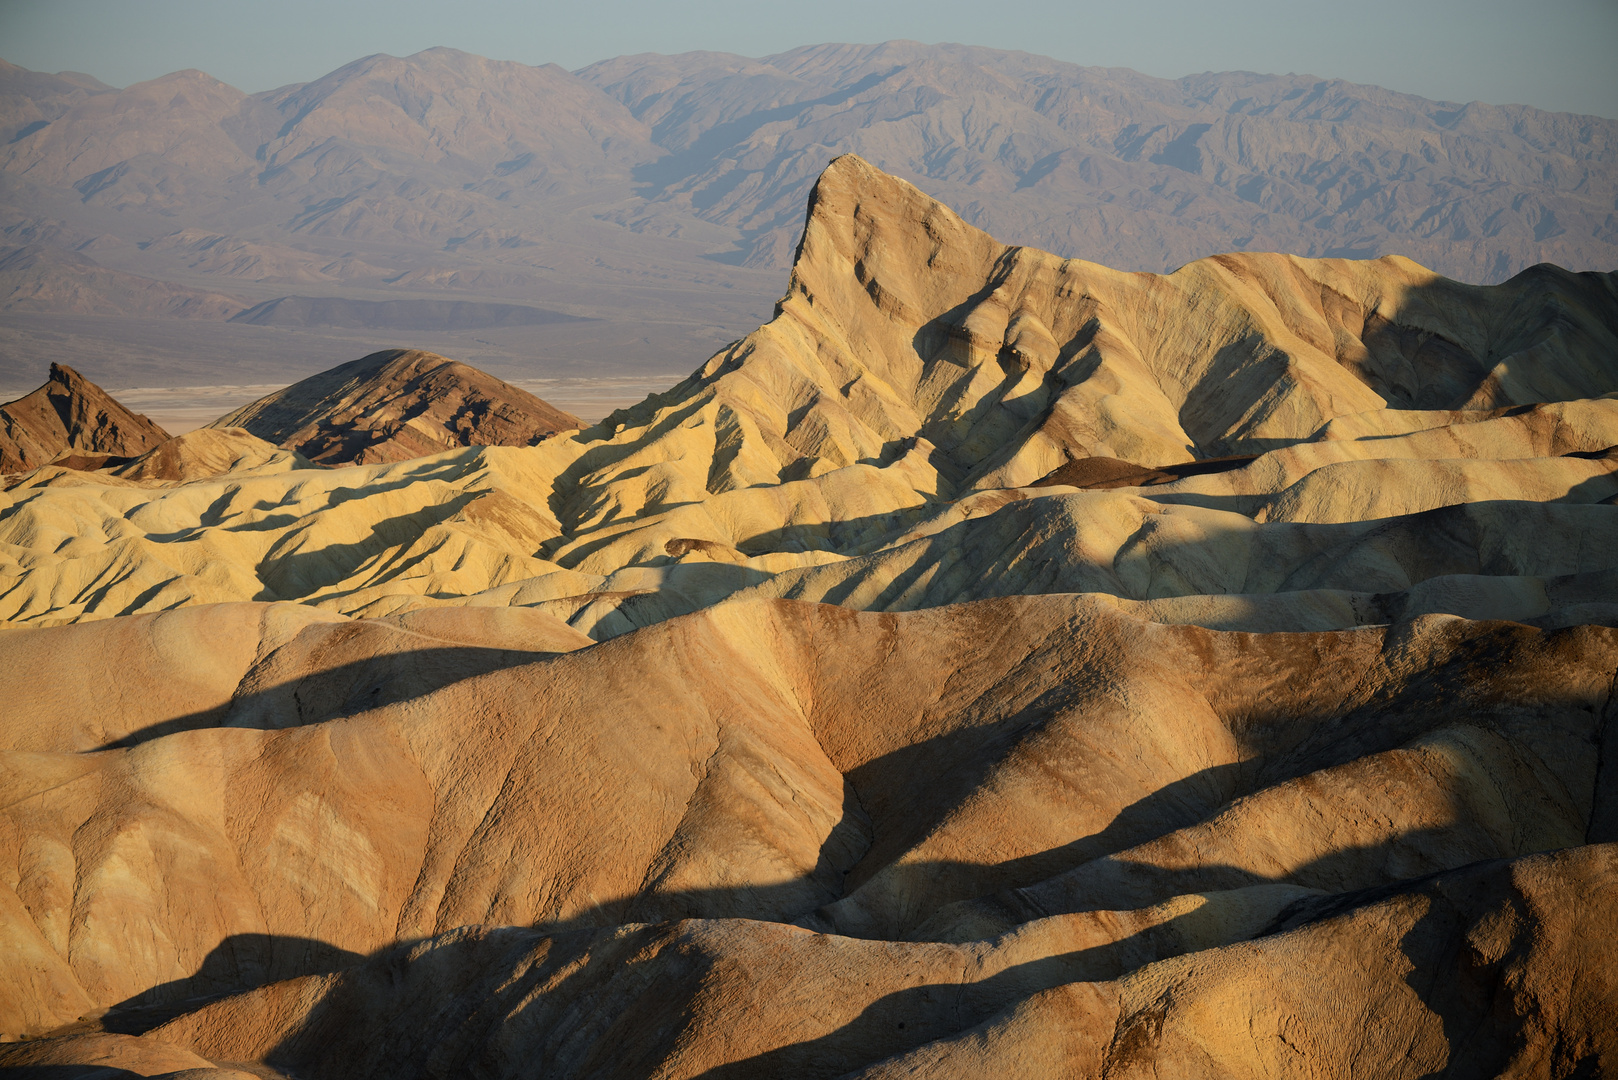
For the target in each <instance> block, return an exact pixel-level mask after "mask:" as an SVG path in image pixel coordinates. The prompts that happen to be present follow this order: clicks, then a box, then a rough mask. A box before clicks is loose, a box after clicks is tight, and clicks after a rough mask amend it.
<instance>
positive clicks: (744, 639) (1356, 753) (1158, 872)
mask: <svg viewBox="0 0 1618 1080" xmlns="http://www.w3.org/2000/svg"><path fill="white" fill-rule="evenodd" d="M828 55H836V54H828ZM810 59H812V57H806V58H804V59H803V63H804V64H805V65H806V67H808V68H812V67H813V65H812V64H810ZM687 61H689V58H687ZM687 61H682V62H687ZM729 62H730V61H729V60H728V59H726V58H720V59H716V60H712V63H713V64H715V65H720V66H723V65H724V64H727V63H729ZM1007 62H1008V63H1009V61H1007ZM689 63H691V64H693V65H695V64H696V62H695V61H689ZM644 67H646V68H655V67H656V65H655V64H653V63H652V62H651V61H647V62H646V63H645V65H644ZM564 74H565V73H555V74H554V75H553V74H552V73H545V77H546V78H553V77H554V78H555V79H557V80H561V79H562V77H563V75H564ZM755 74H757V73H755ZM588 75H589V79H590V80H592V81H593V83H599V84H601V85H605V86H613V87H617V89H615V90H614V91H613V92H614V93H615V94H617V95H619V96H620V97H621V98H623V99H624V100H628V101H640V102H645V101H650V100H652V99H653V98H654V97H656V100H657V101H659V102H662V103H663V104H662V105H658V106H657V108H660V109H667V110H668V111H666V112H665V113H662V114H659V116H660V117H663V118H661V119H660V118H657V117H654V118H653V119H651V120H647V121H645V122H647V123H651V124H654V125H655V124H659V123H662V124H665V125H666V127H665V130H672V127H674V126H677V125H678V124H679V123H685V122H690V123H693V124H694V123H696V120H695V119H692V117H694V116H695V115H696V110H694V109H691V108H685V109H684V111H681V108H674V107H673V103H676V102H678V100H679V97H678V94H677V93H676V92H675V89H673V88H672V87H674V86H675V84H677V83H678V82H679V79H680V78H685V77H686V76H683V75H678V73H675V75H670V76H668V77H667V79H666V80H665V82H664V83H655V85H654V83H653V82H651V81H644V80H650V78H651V76H649V75H646V74H645V72H644V71H643V72H642V74H641V76H637V77H639V78H642V79H643V83H635V82H634V80H633V79H629V77H628V76H625V79H626V80H627V81H625V82H623V83H622V84H621V85H620V84H619V83H618V82H615V81H614V76H613V69H611V68H610V67H609V68H606V69H603V70H599V71H598V70H595V69H589V71H588ZM677 75H678V77H676V76H677ZM583 77H584V76H576V77H574V76H570V77H569V78H575V79H578V78H583ZM659 77H660V78H661V77H662V76H659ZM757 77H759V78H762V77H763V76H762V75H758V76H757ZM806 78H807V76H806ZM567 85H571V84H567ZM871 85H873V86H874V85H876V83H875V82H873V83H871ZM91 89H92V90H93V88H91ZM65 92H66V91H64V93H65ZM85 92H86V93H89V92H90V91H85ZM860 92H863V91H860ZM219 93H220V94H221V95H222V94H223V92H222V91H220V92H219ZM298 93H301V94H304V95H306V96H307V97H308V100H309V101H310V102H313V101H316V100H317V96H318V95H316V94H315V92H314V91H312V90H309V89H307V88H304V89H301V90H299V91H298ZM1210 93H1212V91H1211V90H1210ZM199 95H200V92H199ZM637 95H639V96H637ZM657 95H661V96H660V97H658V96H657ZM105 96H106V95H99V96H91V97H89V98H88V99H87V100H88V102H90V103H94V102H95V101H97V100H100V99H101V98H102V97H105ZM1216 96H1217V95H1216ZM225 97H228V95H226V96H225ZM221 100H224V98H222V99H221ZM300 100H302V99H300ZM225 104H226V105H228V106H229V107H230V108H233V109H241V108H243V106H242V105H241V102H240V101H239V100H237V99H233V98H232V99H228V100H225ZM781 107H782V108H785V106H781ZM298 108H300V109H301V108H303V106H302V105H299V106H298ZM651 108H652V107H651V106H647V108H646V109H642V110H641V112H640V113H639V114H637V115H640V116H642V117H643V118H644V117H645V116H646V114H647V111H648V109H651ZM682 108H684V107H682ZM313 110H314V106H313V105H310V107H309V111H308V112H307V115H315V113H314V111H313ZM654 111H655V110H654ZM233 115H234V114H233ZM785 115H788V114H783V116H785ZM790 115H793V116H796V115H797V114H796V113H792V114H790ZM669 118H673V119H669ZM730 122H731V121H728V120H724V119H723V117H722V116H719V115H715V116H712V117H709V119H708V120H705V121H704V123H712V124H716V125H719V126H722V125H723V124H724V123H730ZM797 122H798V121H796V120H794V121H793V123H797ZM715 129H717V128H714V129H710V130H715ZM49 130H50V128H49V127H45V128H41V129H39V133H40V134H42V133H43V132H46V131H49ZM726 131H727V136H726V137H727V138H729V137H732V136H735V137H738V138H739V137H740V136H739V135H738V134H737V133H738V132H739V131H741V129H740V128H730V129H726ZM598 134H602V137H603V138H604V139H605V140H606V143H607V144H611V145H619V144H617V143H613V142H612V140H613V139H623V140H628V138H629V136H628V135H623V134H621V133H619V132H618V131H617V129H610V130H609V129H605V128H603V129H600V131H598ZM703 137H706V136H697V135H694V136H693V140H694V142H700V139H701V138H703ZM27 138H35V139H37V138H38V135H37V134H36V135H33V136H28V137H27ZM17 145H22V144H21V143H18V144H17ZM624 145H628V143H627V141H626V142H625V143H624ZM1164 152H1167V151H1164ZM289 154H290V151H289ZM289 160H292V161H296V160H299V159H298V158H297V157H296V156H295V155H292V156H290V157H289ZM536 160H537V159H536ZM289 167H290V166H289ZM300 167H302V166H300ZM525 167H526V166H525ZM1053 170H1054V167H1053ZM1054 174H1055V172H1054V171H1053V173H1052V175H1054ZM121 182H123V181H121V180H114V181H111V182H110V183H109V187H108V190H112V189H114V188H116V186H117V184H118V183H121ZM547 182H554V183H556V184H563V183H565V182H569V181H567V178H565V177H558V178H554V180H553V181H547ZM199 183H200V181H199ZM130 190H134V189H133V188H131V189H130ZM154 197H155V196H154ZM709 205H710V206H711V205H717V204H709ZM806 205H807V215H806V218H805V224H804V227H803V229H802V232H801V238H800V239H799V241H798V243H797V246H796V248H795V250H793V251H792V252H789V255H790V258H791V269H790V273H789V277H788V284H787V289H786V292H785V295H784V296H783V297H782V298H781V299H780V301H779V303H777V305H776V308H775V313H774V316H773V317H772V318H770V319H769V321H768V322H766V323H765V324H764V325H762V326H760V327H758V329H756V330H754V331H752V332H751V333H750V334H747V335H746V336H745V337H743V338H741V339H740V340H738V341H736V342H734V343H732V344H729V345H727V346H725V347H724V348H722V349H720V350H719V351H717V352H716V353H713V354H712V356H711V357H710V358H709V359H707V361H706V362H705V363H702V364H701V365H700V366H699V367H697V368H696V370H695V371H693V372H692V373H691V374H690V375H689V376H688V377H686V378H685V379H683V380H682V381H679V382H678V383H677V384H675V385H673V386H671V387H669V388H668V389H666V390H664V391H662V392H660V393H657V394H654V395H652V396H650V397H648V398H647V399H646V400H645V401H643V402H641V403H640V404H638V405H635V406H633V407H631V408H626V409H621V410H619V411H616V412H614V413H612V414H611V415H609V416H608V417H607V418H606V419H605V420H603V421H601V422H600V423H597V424H593V425H590V426H586V427H582V428H580V427H575V426H574V424H575V423H576V421H575V420H574V418H573V417H571V416H568V415H567V414H566V413H564V412H561V411H558V410H555V409H553V408H552V406H551V405H550V404H547V402H545V401H543V400H539V399H537V398H533V397H532V396H530V395H527V394H524V393H522V392H521V391H519V390H515V388H510V387H506V388H505V389H502V387H503V386H504V385H505V384H502V383H501V382H500V380H499V379H497V378H495V377H494V376H493V375H492V374H488V373H485V372H483V371H479V370H477V369H476V368H475V367H473V366H468V365H467V364H466V363H463V362H461V359H462V358H459V357H457V358H453V359H451V358H446V357H444V356H440V355H437V354H435V353H432V352H429V351H425V350H415V351H402V352H384V353H375V354H371V355H366V356H364V357H363V358H361V359H354V358H353V357H349V358H347V359H348V362H347V363H346V364H344V365H343V366H341V367H338V368H335V369H334V370H332V371H328V372H325V373H323V374H321V375H318V376H315V377H314V378H311V379H308V380H306V381H304V382H301V383H298V384H297V385H293V386H290V387H287V388H286V389H284V390H278V391H276V392H274V393H270V394H267V395H258V396H259V398H260V400H258V401H257V402H255V403H254V404H252V405H249V406H247V407H245V408H243V409H240V410H237V411H234V412H231V413H229V414H228V415H221V416H220V417H219V418H218V419H217V420H215V421H214V422H213V423H212V424H211V425H208V426H204V427H199V428H197V429H195V430H192V431H189V432H186V433H184V434H181V435H178V436H175V437H173V438H170V439H167V440H159V441H157V442H155V444H154V445H150V446H148V445H146V444H145V443H142V444H140V445H135V442H136V439H135V436H137V435H138V436H140V437H141V438H146V437H148V435H150V433H147V432H145V429H144V428H141V429H140V430H138V431H137V430H136V428H137V427H138V425H136V424H134V423H133V421H135V420H142V421H143V418H141V417H136V416H134V415H133V414H128V413H127V410H124V411H123V412H122V413H119V414H118V415H119V416H122V415H125V414H127V415H129V416H130V417H131V420H130V421H128V422H124V425H123V427H122V428H120V429H119V430H120V431H123V430H125V429H128V430H129V431H131V432H133V434H132V435H131V436H130V440H129V442H128V443H127V444H126V443H121V442H116V441H114V440H113V439H112V438H111V437H110V436H109V435H108V434H107V430H106V429H107V425H106V423H99V426H98V423H97V421H96V420H95V418H96V417H108V416H113V415H114V414H113V412H112V409H113V408H114V407H117V408H119V409H123V407H122V406H119V405H118V403H117V402H116V401H113V400H112V399H111V398H107V397H106V396H105V394H104V392H103V391H101V390H100V389H99V388H97V387H95V386H94V384H93V383H89V382H88V381H87V380H85V379H84V378H83V377H82V376H79V375H77V373H76V372H66V373H64V374H61V375H58V374H55V373H53V374H52V376H51V380H52V381H50V382H49V383H47V385H46V386H45V387H42V388H41V389H40V390H39V391H37V392H35V395H34V396H33V397H30V398H27V399H24V400H26V401H31V402H33V403H34V404H33V405H32V406H30V408H29V409H23V408H21V407H20V405H18V403H12V404H8V405H6V406H5V407H4V408H5V409H6V410H11V411H8V412H7V413H6V414H5V415H6V416H7V417H10V416H11V415H12V412H15V414H16V416H17V417H19V418H20V419H17V420H15V421H13V420H11V419H7V420H6V423H7V424H9V425H12V426H11V427H8V429H7V431H8V432H9V433H11V434H10V435H9V437H11V438H12V439H13V441H14V442H16V443H17V444H18V445H23V444H26V445H28V446H29V447H32V448H33V449H32V450H31V451H30V453H32V454H34V455H35V456H36V457H38V456H39V455H42V454H44V455H47V459H48V462H49V463H46V464H37V463H36V462H35V460H34V459H33V458H30V459H29V460H28V461H26V462H24V463H23V467H21V468H13V467H12V466H7V468H8V469H13V471H11V472H10V474H9V475H7V476H6V477H5V480H4V484H5V490H4V492H3V493H0V619H3V620H4V628H3V629H0V670H3V671H4V672H5V673H6V675H5V678H4V679H3V680H0V739H3V745H0V940H3V941H4V942H5V948H4V949H0V1033H4V1036H5V1038H6V1039H7V1044H6V1045H4V1046H0V1066H8V1067H12V1068H18V1069H23V1068H31V1069H35V1070H38V1072H37V1075H39V1076H42V1077H64V1078H65V1077H70V1076H72V1077H79V1076H82V1077H86V1078H88V1077H91V1076H94V1077H97V1078H100V1077H113V1076H126V1075H133V1076H171V1077H176V1078H178V1077H186V1078H196V1080H202V1078H210V1077H211V1078H218V1080H228V1078H232V1077H236V1078H241V1077H249V1076H260V1077H277V1076H280V1077H287V1078H291V1080H303V1078H314V1077H332V1078H337V1077H342V1078H355V1077H378V1078H382V1077H387V1078H393V1077H418V1076H419V1077H459V1076H480V1077H508V1076H509V1077H519V1076H531V1075H545V1076H555V1077H573V1076H578V1077H586V1076H589V1077H624V1078H632V1077H664V1078H677V1077H680V1078H684V1077H693V1078H694V1077H706V1078H718V1077H783V1078H786V1077H792V1078H800V1077H826V1078H833V1077H869V1078H876V1077H935V1078H946V1077H947V1078H961V1080H965V1078H973V1077H982V1076H1019V1077H1020V1076H1041V1077H1043V1076H1052V1077H1055V1076H1074V1077H1088V1076H1097V1077H1102V1076H1104V1077H1118V1078H1123V1077H1137V1076H1139V1077H1168V1076H1176V1077H1178V1076H1187V1077H1233V1078H1234V1077H1251V1076H1273V1077H1299V1078H1302V1077H1312V1078H1313V1077H1363V1076H1375V1077H1408V1078H1411V1080H1415V1078H1417V1077H1427V1076H1437V1075H1444V1076H1452V1077H1472V1076H1478V1077H1484V1076H1496V1075H1510V1076H1554V1077H1586V1076H1601V1075H1608V1074H1611V1073H1613V1072H1618V1025H1615V1024H1614V1022H1613V1017H1614V1016H1618V934H1615V933H1614V929H1615V928H1618V275H1615V274H1613V273H1605V272H1577V273H1576V272H1572V271H1569V270H1565V269H1561V268H1559V267H1557V266H1553V265H1534V266H1531V267H1529V268H1527V269H1522V270H1521V271H1520V272H1517V273H1515V274H1513V275H1512V276H1510V277H1509V278H1508V279H1507V280H1504V281H1501V282H1499V283H1497V284H1492V285H1470V284H1463V283H1461V282H1458V281H1456V280H1453V279H1451V278H1448V277H1444V276H1441V275H1440V274H1438V273H1435V272H1434V271H1433V270H1430V269H1428V268H1426V267H1423V266H1422V265H1419V264H1418V263H1417V262H1415V261H1412V259H1411V258H1407V257H1403V256H1400V255H1387V256H1385V257H1381V258H1376V259H1350V258H1338V257H1322V258H1305V257H1301V256H1297V255H1280V254H1267V253H1234V254H1231V253H1226V254H1216V255H1212V256H1210V257H1207V258H1200V259H1196V260H1194V261H1191V262H1189V263H1187V264H1186V265H1184V266H1183V267H1180V268H1179V269H1177V270H1175V271H1174V272H1173V273H1168V274H1156V273H1143V272H1136V271H1134V270H1131V269H1121V270H1120V269H1112V268H1109V267H1108V266H1105V265H1102V264H1101V263H1100V262H1090V261H1083V260H1080V259H1076V258H1070V257H1066V256H1064V255H1062V254H1053V253H1050V252H1047V251H1045V250H1041V249H1038V248H1036V247H1032V246H1011V245H1007V244H1005V243H1003V242H1001V241H1000V240H998V239H996V238H995V237H994V236H993V235H991V234H990V233H989V232H985V231H982V230H980V229H978V228H976V227H975V226H974V225H972V224H970V223H968V222H967V221H966V220H964V219H963V218H962V217H961V216H960V215H958V214H957V213H956V212H955V211H954V210H952V209H950V208H949V207H948V206H946V205H945V204H944V203H943V202H940V201H938V200H936V199H935V198H933V197H932V196H930V195H929V194H927V193H926V192H924V191H923V190H921V189H920V188H918V187H916V186H913V185H912V184H910V183H909V182H907V181H906V180H904V179H901V178H898V177H895V176H893V175H889V174H888V173H886V172H884V171H882V170H880V169H879V168H877V167H876V166H875V165H873V164H872V163H870V162H868V161H867V160H865V159H863V158H861V157H857V156H854V155H852V154H850V155H844V156H841V157H838V158H837V159H836V160H834V161H832V162H831V164H830V165H829V166H825V167H824V171H823V172H821V174H820V175H819V177H818V179H816V180H815V181H814V183H813V187H812V190H810V191H809V192H808V194H807V200H806ZM1008 205H1016V204H1015V202H1014V201H1013V202H1012V203H1010V204H1008ZM333 212H334V213H336V212H337V211H333ZM342 213H343V214H349V216H348V217H343V216H342V215H341V214H339V216H338V217H335V218H332V219H331V220H333V221H336V220H345V221H349V220H352V221H358V220H362V219H363V218H362V217H361V216H358V215H359V211H358V210H353V211H343V212H342ZM772 227H773V226H772ZM759 235H760V236H762V235H764V234H763V233H760V234H759ZM772 257H773V256H772ZM720 265H723V264H720ZM491 302H493V301H491ZM70 376H71V379H70V378H69V377H70ZM37 377H38V376H37V373H36V376H35V378H37ZM74 380H76V381H74ZM70 386H71V387H75V388H77V390H76V393H77V394H78V395H79V396H78V397H74V398H72V400H71V401H70V400H68V398H66V397H64V396H63V394H64V391H63V389H62V388H63V387H70ZM53 395H54V396H53ZM80 398H82V399H83V400H85V401H90V402H92V403H94V404H95V408H90V407H88V406H83V405H80V404H78V402H79V401H80ZM53 403H54V404H53ZM14 406H18V407H17V408H15V409H14V408H13V407H14ZM98 410H99V411H98ZM30 418H31V419H30ZM143 422H144V421H143ZM30 425H31V426H30ZM25 429H26V430H25ZM161 434H162V433H161V432H158V435H161ZM92 437H98V438H100V442H99V444H98V446H99V447H100V449H99V451H97V452H98V453H100V454H102V455H105V456H106V457H107V460H105V461H98V460H93V459H92V458H91V457H90V456H89V455H90V447H89V440H91V439H92ZM152 437H156V436H152Z"/></svg>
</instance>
